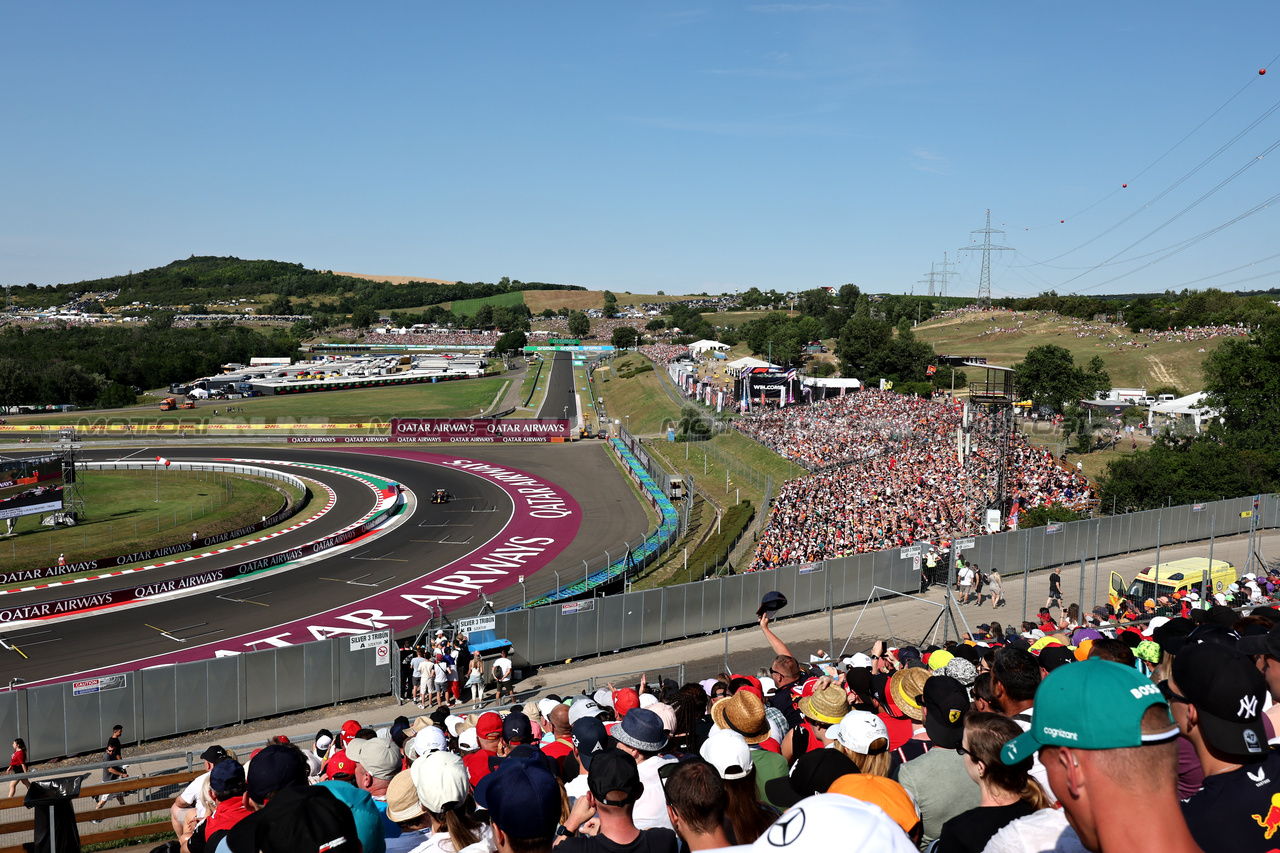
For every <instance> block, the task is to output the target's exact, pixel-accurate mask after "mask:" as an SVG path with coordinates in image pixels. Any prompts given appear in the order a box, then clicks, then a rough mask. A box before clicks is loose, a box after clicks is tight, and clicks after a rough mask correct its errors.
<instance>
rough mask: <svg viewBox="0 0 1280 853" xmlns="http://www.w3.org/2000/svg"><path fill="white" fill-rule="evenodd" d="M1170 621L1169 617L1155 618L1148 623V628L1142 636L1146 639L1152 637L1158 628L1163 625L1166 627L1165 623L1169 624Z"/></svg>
mask: <svg viewBox="0 0 1280 853" xmlns="http://www.w3.org/2000/svg"><path fill="white" fill-rule="evenodd" d="M1168 621H1169V617H1168V616H1157V617H1155V618H1154V619H1152V620H1151V621H1150V622H1148V623H1147V627H1146V628H1144V629H1143V631H1142V636H1144V637H1150V636H1151V635H1152V634H1154V633H1155V630H1156V629H1157V628H1159V627H1160V626H1161V625H1164V624H1165V623H1167V622H1168Z"/></svg>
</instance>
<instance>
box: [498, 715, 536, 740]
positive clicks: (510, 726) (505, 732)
mask: <svg viewBox="0 0 1280 853" xmlns="http://www.w3.org/2000/svg"><path fill="white" fill-rule="evenodd" d="M502 739H503V740H505V741H506V742H507V743H515V742H516V741H519V742H520V743H529V742H530V741H531V740H533V723H531V722H530V721H529V718H528V717H526V716H525V715H524V712H523V711H512V712H511V713H510V714H507V716H506V719H504V720H503V721H502Z"/></svg>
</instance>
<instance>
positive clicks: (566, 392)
mask: <svg viewBox="0 0 1280 853" xmlns="http://www.w3.org/2000/svg"><path fill="white" fill-rule="evenodd" d="M577 411H578V400H577V397H576V396H575V394H574V390H573V355H572V354H570V353H567V352H557V353H556V354H555V358H553V359H552V360H551V375H550V376H548V377H547V396H545V397H543V398H542V405H541V406H539V407H538V417H540V418H564V417H573V416H574V415H575V413H576V412H577ZM566 412H567V415H566Z"/></svg>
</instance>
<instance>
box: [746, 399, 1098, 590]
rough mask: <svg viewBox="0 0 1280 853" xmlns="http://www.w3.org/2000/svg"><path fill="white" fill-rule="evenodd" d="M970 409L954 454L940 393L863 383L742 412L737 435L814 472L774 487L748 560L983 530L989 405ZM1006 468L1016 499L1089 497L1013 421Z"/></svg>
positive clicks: (1080, 501) (763, 562)
mask: <svg viewBox="0 0 1280 853" xmlns="http://www.w3.org/2000/svg"><path fill="white" fill-rule="evenodd" d="M971 415H972V413H971ZM973 420H974V426H973V428H972V430H971V433H970V434H971V448H972V451H971V452H970V453H969V454H968V456H966V458H965V462H964V465H963V466H961V465H958V464H957V462H956V429H957V427H959V426H960V423H961V410H960V408H959V406H958V404H957V403H955V402H954V401H952V400H950V398H947V397H943V398H941V399H937V400H924V399H922V398H918V397H911V396H906V395H901V394H896V393H894V392H892V391H877V390H864V391H860V392H858V393H857V394H850V395H845V396H843V397H836V398H833V399H830V400H826V401H823V402H820V403H815V404H814V405H812V406H795V407H787V408H783V409H778V410H770V411H765V412H758V413H752V414H750V415H747V416H744V417H742V418H739V419H738V420H737V421H736V422H735V426H736V427H737V428H738V429H739V430H741V431H742V432H743V433H744V434H745V435H748V436H750V437H752V438H754V439H756V440H758V441H760V442H761V443H763V444H765V445H766V446H768V447H770V448H772V449H773V450H775V451H776V452H778V453H780V454H782V455H784V456H787V457H789V458H791V459H793V460H795V461H796V462H798V463H799V464H801V465H803V466H805V467H807V468H809V469H810V470H812V471H814V472H815V473H812V474H810V475H808V476H805V477H800V478H798V479H795V480H792V481H791V482H789V483H786V484H785V485H783V486H782V487H781V489H780V490H779V492H778V494H777V496H776V498H775V499H774V503H773V509H772V512H771V514H770V517H769V522H768V525H767V527H766V528H765V531H764V533H763V534H762V535H761V537H760V541H759V543H758V545H757V548H756V553H755V556H754V558H753V560H752V563H751V566H750V570H752V571H758V570H762V569H772V568H776V567H778V566H784V565H793V564H797V563H807V562H814V561H817V560H824V559H832V558H835V557H843V556H848V555H850V554H858V553H865V552H868V551H880V550H884V549H886V548H897V547H900V546H903V545H909V544H911V543H913V542H916V541H918V540H921V539H927V540H931V541H938V540H940V539H943V538H948V537H950V536H963V535H973V534H978V533H981V532H983V526H982V523H983V514H984V510H985V508H986V506H987V505H988V503H989V502H990V500H991V499H992V496H993V494H994V490H995V486H996V479H997V471H996V462H997V460H998V453H997V448H996V445H995V441H994V439H993V437H992V435H991V425H990V422H989V421H988V419H987V417H986V416H985V415H983V414H978V415H976V416H974V419H973ZM1009 478H1010V479H1009V481H1008V491H1009V494H1010V495H1011V496H1012V497H1013V498H1014V499H1015V500H1016V501H1017V503H1018V506H1019V508H1021V509H1028V508H1032V507H1036V506H1041V505H1045V504H1056V505H1062V506H1067V507H1070V508H1073V509H1079V508H1083V507H1084V506H1086V505H1087V504H1088V503H1089V501H1090V500H1092V498H1093V495H1092V491H1091V490H1090V487H1089V484H1088V481H1087V480H1085V479H1084V478H1083V477H1080V476H1079V475H1077V474H1075V473H1074V472H1071V471H1069V470H1067V469H1065V468H1063V467H1062V466H1061V465H1059V463H1058V462H1057V460H1055V459H1054V458H1053V456H1052V455H1051V454H1049V453H1048V452H1046V451H1043V450H1039V449H1037V448H1034V447H1031V446H1030V445H1029V444H1027V442H1026V439H1025V438H1024V437H1023V436H1022V435H1021V434H1019V433H1015V434H1014V439H1013V443H1012V446H1011V449H1010V455H1009Z"/></svg>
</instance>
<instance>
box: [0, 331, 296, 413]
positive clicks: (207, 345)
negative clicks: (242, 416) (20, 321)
mask: <svg viewBox="0 0 1280 853" xmlns="http://www.w3.org/2000/svg"><path fill="white" fill-rule="evenodd" d="M297 350H298V342H297V340H295V339H294V338H293V337H291V336H290V335H289V334H288V333H287V332H285V331H284V330H283V329H281V330H275V331H272V332H270V333H269V334H264V333H262V332H258V331H255V330H253V329H249V328H246V327H244V326H234V325H232V324H231V323H229V322H227V323H218V324H215V325H213V326H206V327H203V328H201V327H197V328H187V329H179V328H174V327H172V325H166V324H165V323H164V322H163V321H161V322H152V323H149V324H146V325H142V326H132V327H93V326H65V325H63V324H59V325H58V326H56V327H50V328H34V329H32V328H23V327H22V326H17V325H11V326H6V327H4V329H3V331H2V332H0V407H5V408H10V407H14V406H45V405H63V404H66V403H70V404H73V405H75V406H78V407H82V408H83V407H87V406H98V407H118V406H130V405H133V404H134V403H135V402H136V392H135V391H134V388H135V387H136V388H139V389H145V388H157V387H163V386H165V385H168V384H169V383H171V382H178V381H186V380H190V379H195V378H196V377H199V376H207V375H209V374H216V373H219V372H220V369H221V366H222V365H223V364H226V363H228V362H237V363H240V364H248V363H249V359H251V358H254V357H270V356H275V357H281V356H290V357H293V356H296V355H297Z"/></svg>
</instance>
